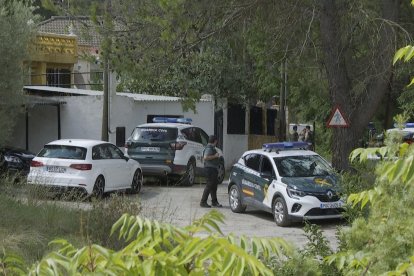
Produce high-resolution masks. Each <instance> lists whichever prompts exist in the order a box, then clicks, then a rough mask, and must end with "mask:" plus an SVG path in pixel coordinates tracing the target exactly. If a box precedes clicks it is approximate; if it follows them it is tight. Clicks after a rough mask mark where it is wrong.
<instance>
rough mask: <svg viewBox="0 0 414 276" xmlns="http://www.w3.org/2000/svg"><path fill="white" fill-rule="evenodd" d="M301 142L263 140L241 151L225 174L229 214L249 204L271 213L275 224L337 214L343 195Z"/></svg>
mask: <svg viewBox="0 0 414 276" xmlns="http://www.w3.org/2000/svg"><path fill="white" fill-rule="evenodd" d="M308 146H309V145H308V143H305V142H281V143H268V144H264V145H263V148H262V149H257V150H250V151H246V152H245V153H244V154H243V155H242V156H241V158H240V159H239V160H238V162H237V163H236V164H234V165H233V167H232V169H231V172H230V179H229V186H228V195H229V204H230V208H231V210H232V211H233V212H236V213H242V212H244V211H245V210H246V208H247V206H254V207H255V208H259V209H262V210H265V211H268V212H271V213H272V214H273V216H274V219H275V222H276V224H277V225H279V226H288V225H290V224H291V223H292V222H293V221H302V220H304V219H308V220H313V219H328V218H329V219H330V218H341V217H342V213H343V211H344V209H343V207H344V204H345V202H344V199H343V198H342V196H341V191H340V186H339V181H338V177H337V175H336V173H335V172H334V170H333V168H332V167H331V166H330V164H329V163H328V162H327V161H326V160H325V159H323V158H322V157H321V156H320V155H318V154H317V153H315V152H313V151H310V150H308V149H307V148H308Z"/></svg>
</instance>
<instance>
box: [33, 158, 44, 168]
mask: <svg viewBox="0 0 414 276" xmlns="http://www.w3.org/2000/svg"><path fill="white" fill-rule="evenodd" d="M43 166H44V164H43V163H42V162H39V161H34V160H32V161H31V162H30V167H43Z"/></svg>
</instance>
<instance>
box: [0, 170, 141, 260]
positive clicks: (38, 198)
mask: <svg viewBox="0 0 414 276" xmlns="http://www.w3.org/2000/svg"><path fill="white" fill-rule="evenodd" d="M0 208H1V212H0V250H2V249H3V248H4V249H5V250H6V252H11V253H15V254H17V255H20V256H22V257H23V258H24V259H25V261H26V262H27V263H33V262H35V261H37V260H40V259H41V257H43V256H44V255H45V254H46V253H47V252H49V250H51V249H50V248H49V247H48V243H49V242H50V241H52V240H54V239H65V240H68V241H70V242H71V243H72V244H73V245H75V246H82V245H86V244H89V243H98V244H101V245H103V246H105V247H108V248H112V249H118V248H121V247H122V246H123V245H124V244H122V242H120V241H119V240H118V239H117V238H116V237H110V236H109V234H110V229H111V227H112V225H113V224H114V223H115V222H116V221H117V220H118V219H119V217H120V216H121V215H122V214H124V213H129V214H132V215H138V214H139V213H140V211H141V205H140V203H139V202H138V200H137V197H125V196H123V195H117V194H114V195H112V196H111V197H108V198H106V199H105V200H101V201H95V200H93V201H91V202H89V201H88V202H85V201H79V198H76V197H70V198H66V197H61V198H59V200H53V199H52V198H50V197H47V196H46V194H44V193H42V190H37V189H34V187H33V186H31V185H26V184H25V183H24V182H16V181H14V180H13V179H10V178H4V177H3V178H0Z"/></svg>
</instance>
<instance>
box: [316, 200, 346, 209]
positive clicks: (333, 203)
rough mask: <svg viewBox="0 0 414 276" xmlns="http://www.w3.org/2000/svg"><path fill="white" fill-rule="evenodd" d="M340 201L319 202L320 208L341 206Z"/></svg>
mask: <svg viewBox="0 0 414 276" xmlns="http://www.w3.org/2000/svg"><path fill="white" fill-rule="evenodd" d="M341 207H342V202H326V203H321V209H335V208H341Z"/></svg>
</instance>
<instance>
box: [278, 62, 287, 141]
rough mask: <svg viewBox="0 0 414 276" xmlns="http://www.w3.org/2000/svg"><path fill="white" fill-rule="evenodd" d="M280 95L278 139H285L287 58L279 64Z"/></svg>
mask: <svg viewBox="0 0 414 276" xmlns="http://www.w3.org/2000/svg"><path fill="white" fill-rule="evenodd" d="M280 79H281V82H280V96H279V101H280V102H279V116H278V118H279V140H280V141H285V140H286V94H287V60H286V59H285V60H284V61H283V62H282V64H281V66H280Z"/></svg>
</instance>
